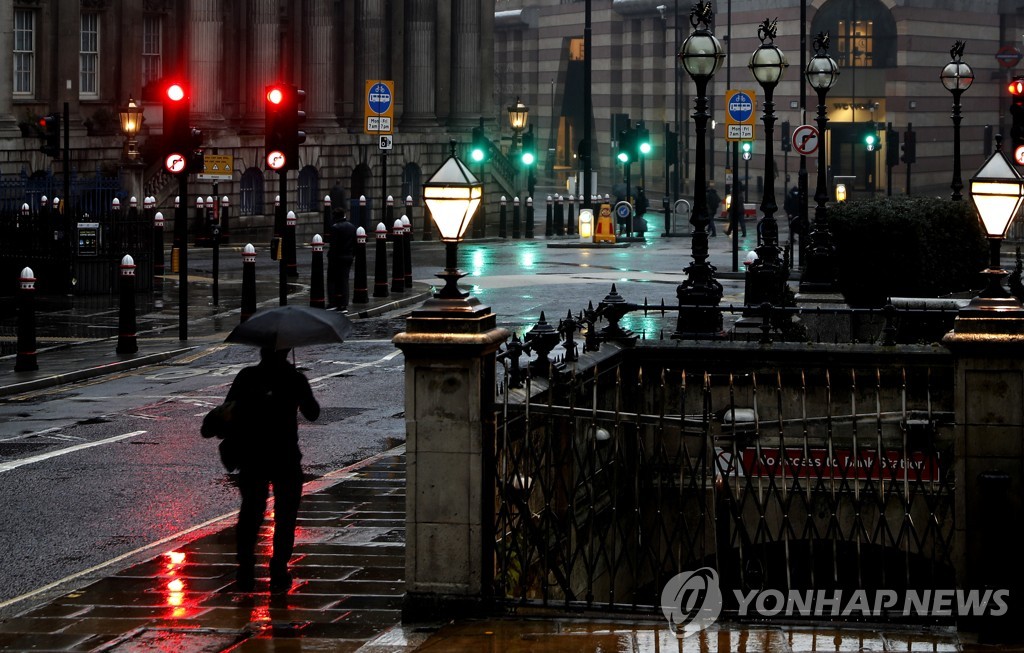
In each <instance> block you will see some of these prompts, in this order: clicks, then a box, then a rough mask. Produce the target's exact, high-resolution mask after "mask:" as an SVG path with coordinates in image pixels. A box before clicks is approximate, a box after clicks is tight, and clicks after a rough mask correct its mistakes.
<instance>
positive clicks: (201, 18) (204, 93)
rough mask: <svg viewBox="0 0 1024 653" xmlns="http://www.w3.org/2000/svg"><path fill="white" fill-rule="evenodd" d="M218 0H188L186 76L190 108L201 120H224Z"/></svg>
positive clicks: (222, 50)
mask: <svg viewBox="0 0 1024 653" xmlns="http://www.w3.org/2000/svg"><path fill="white" fill-rule="evenodd" d="M221 16H222V8H221V0H191V2H190V3H189V25H190V29H191V36H190V38H189V50H190V52H189V79H190V80H191V86H192V111H193V113H194V114H195V115H196V118H197V120H200V121H202V122H204V123H209V122H211V121H218V120H221V121H222V120H224V114H223V109H222V107H223V97H224V96H223V92H222V85H221V79H220V71H221V57H222V56H223V52H224V47H223V39H224V26H223V24H222V22H221Z"/></svg>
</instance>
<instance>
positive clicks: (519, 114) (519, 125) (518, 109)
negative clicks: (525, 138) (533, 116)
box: [508, 98, 530, 147]
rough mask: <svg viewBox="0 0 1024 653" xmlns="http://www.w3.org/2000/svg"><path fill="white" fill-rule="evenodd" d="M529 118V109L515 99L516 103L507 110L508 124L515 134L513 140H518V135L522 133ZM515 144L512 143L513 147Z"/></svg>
mask: <svg viewBox="0 0 1024 653" xmlns="http://www.w3.org/2000/svg"><path fill="white" fill-rule="evenodd" d="M529 118H530V107H528V106H526V105H525V104H523V101H522V100H520V99H519V98H516V103H515V104H513V105H512V106H510V107H509V108H508V124H509V125H510V126H511V127H512V131H513V132H514V133H515V138H516V139H518V138H519V134H521V133H523V130H524V129H526V124H527V122H528V121H529ZM516 146H517V143H516V142H515V141H513V147H516Z"/></svg>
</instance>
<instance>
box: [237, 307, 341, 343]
mask: <svg viewBox="0 0 1024 653" xmlns="http://www.w3.org/2000/svg"><path fill="white" fill-rule="evenodd" d="M350 333H352V321H351V320H349V319H348V318H347V317H345V316H344V315H342V314H340V313H336V312H334V311H327V310H324V309H322V308H310V307H308V306H292V305H288V306H278V307H277V308H270V309H267V310H262V311H257V312H256V313H254V314H253V316H252V317H250V318H249V319H248V320H246V321H245V322H242V323H241V324H239V325H238V326H236V327H235V328H234V329H233V330H232V331H231V333H230V334H228V337H227V339H226V340H225V342H236V343H239V344H243V345H255V346H257V347H273V348H274V349H292V348H294V347H300V346H302V345H321V344H329V343H332V342H344V339H345V338H346V337H348V335H349V334H350Z"/></svg>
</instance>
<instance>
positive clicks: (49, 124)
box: [39, 113, 61, 159]
mask: <svg viewBox="0 0 1024 653" xmlns="http://www.w3.org/2000/svg"><path fill="white" fill-rule="evenodd" d="M39 126H40V127H41V128H42V129H43V143H42V145H40V146H39V150H40V151H41V152H43V154H46V155H48V156H52V157H53V158H55V159H59V158H60V153H61V149H60V114H59V113H51V114H50V115H48V116H43V117H42V118H40V119H39Z"/></svg>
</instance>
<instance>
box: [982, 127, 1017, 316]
mask: <svg viewBox="0 0 1024 653" xmlns="http://www.w3.org/2000/svg"><path fill="white" fill-rule="evenodd" d="M1001 146H1002V139H1001V138H999V137H998V136H997V137H996V151H995V152H993V153H992V155H991V156H989V157H988V159H987V160H986V161H985V163H983V164H982V166H981V168H979V169H978V171H977V172H976V173H974V176H973V177H971V202H973V203H974V207H975V208H976V209H977V211H978V217H979V218H980V219H981V225H982V227H983V228H984V229H985V234H986V235H987V236H988V242H989V253H990V257H989V266H988V269H987V270H985V272H984V274H985V275H986V276H988V287H987V288H985V290H983V291H982V292H981V294H980V295H978V296H977V297H975V298H974V299H972V300H971V303H970V305H969V307H968V311H969V312H976V311H982V312H984V313H991V312H992V311H1007V310H1013V311H1017V310H1020V308H1021V304H1020V302H1019V301H1017V299H1016V298H1015V297H1013V296H1012V295H1011V294H1010V293H1009V292H1007V290H1006V288H1004V287H1003V277H1005V276H1006V275H1007V272H1006V270H1004V269H1003V268H1002V266H1001V265H1000V264H999V248H1000V246H1001V245H1002V242H1003V238H1005V237H1006V230H1007V228H1009V226H1010V222H1011V221H1012V220H1013V216H1015V215H1016V214H1017V211H1019V210H1020V207H1021V205H1022V204H1024V178H1022V177H1021V176H1020V174H1018V173H1017V171H1016V170H1015V169H1014V167H1013V165H1011V164H1010V162H1009V161H1008V160H1007V159H1006V156H1005V155H1004V154H1003V151H1002V147H1001Z"/></svg>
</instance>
